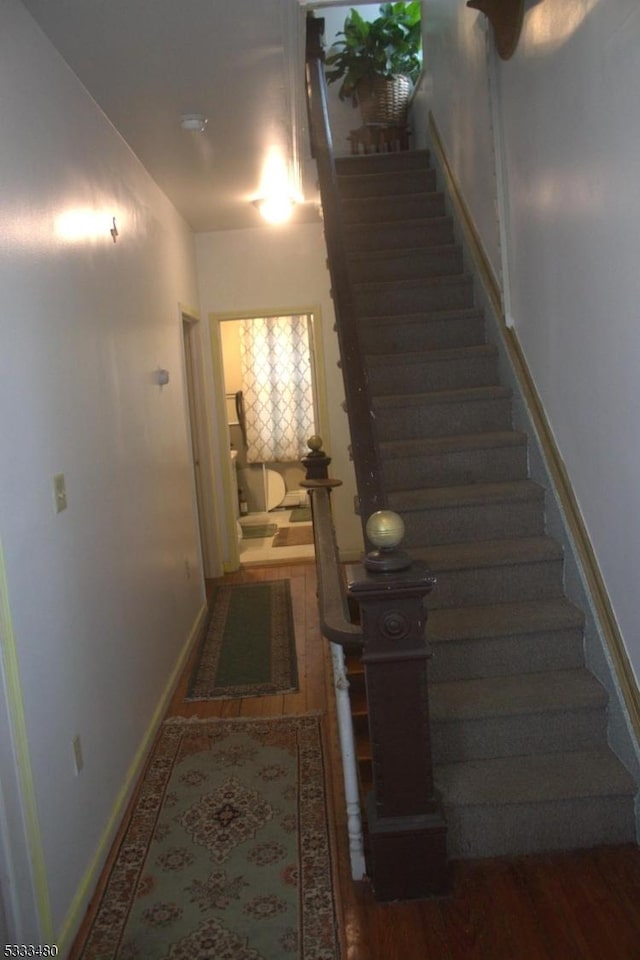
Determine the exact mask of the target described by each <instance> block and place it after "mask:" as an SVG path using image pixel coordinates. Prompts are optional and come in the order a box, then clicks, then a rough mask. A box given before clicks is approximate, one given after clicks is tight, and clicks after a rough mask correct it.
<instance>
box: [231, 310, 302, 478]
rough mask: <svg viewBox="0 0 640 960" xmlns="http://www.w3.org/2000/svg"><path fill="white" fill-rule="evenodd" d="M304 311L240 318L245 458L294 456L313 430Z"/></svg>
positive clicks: (253, 460)
mask: <svg viewBox="0 0 640 960" xmlns="http://www.w3.org/2000/svg"><path fill="white" fill-rule="evenodd" d="M308 320H309V318H308V316H307V315H306V314H301V315H297V316H288V317H253V318H251V319H248V320H243V321H242V322H241V323H240V363H241V372H242V392H243V395H244V409H245V423H246V441H247V462H248V463H269V462H272V461H285V460H300V458H301V457H303V456H305V455H306V453H307V452H308V449H307V440H308V438H309V437H310V436H312V434H314V433H315V432H316V430H315V417H314V407H313V387H312V379H311V362H310V356H309V332H308Z"/></svg>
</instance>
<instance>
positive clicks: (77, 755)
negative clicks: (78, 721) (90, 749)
mask: <svg viewBox="0 0 640 960" xmlns="http://www.w3.org/2000/svg"><path fill="white" fill-rule="evenodd" d="M71 748H72V750H73V764H74V767H75V770H76V777H77V776H78V774H79V773H80V771H81V770H82V768H83V767H84V759H83V757H82V741H81V740H80V735H79V734H78V735H77V736H75V737H74V738H73V740H72V741H71Z"/></svg>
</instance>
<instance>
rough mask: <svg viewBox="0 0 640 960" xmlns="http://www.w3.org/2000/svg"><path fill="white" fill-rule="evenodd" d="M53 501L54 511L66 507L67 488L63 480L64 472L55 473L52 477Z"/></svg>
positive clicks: (59, 511)
mask: <svg viewBox="0 0 640 960" xmlns="http://www.w3.org/2000/svg"><path fill="white" fill-rule="evenodd" d="M53 503H54V507H55V511H56V513H62V511H63V510H66V509H67V488H66V485H65V482H64V473H56V475H55V476H54V478H53Z"/></svg>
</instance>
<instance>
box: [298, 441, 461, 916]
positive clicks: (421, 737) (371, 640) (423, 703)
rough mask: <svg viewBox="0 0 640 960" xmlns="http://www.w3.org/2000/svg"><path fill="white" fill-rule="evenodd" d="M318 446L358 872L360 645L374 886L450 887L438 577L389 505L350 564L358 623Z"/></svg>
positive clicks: (329, 605) (408, 890)
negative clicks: (350, 673) (438, 759)
mask: <svg viewBox="0 0 640 960" xmlns="http://www.w3.org/2000/svg"><path fill="white" fill-rule="evenodd" d="M309 447H310V450H311V452H310V453H309V455H308V456H307V457H306V458H304V459H303V461H302V463H303V464H304V466H305V468H306V479H305V480H302V481H301V486H303V487H305V488H306V489H307V492H308V494H309V497H310V500H311V511H312V519H313V532H314V541H315V545H316V570H317V575H318V605H319V615H320V623H321V628H322V633H323V635H324V636H325V637H327V638H328V639H329V640H331V641H332V643H331V647H332V658H333V668H334V680H335V689H336V702H337V708H338V727H339V731H340V740H341V747H342V759H343V771H344V779H345V796H346V800H347V819H348V824H349V839H350V851H351V863H352V875H353V876H354V878H356V877H357V876H358V875H359V873H358V871H361V870H363V869H364V867H363V863H364V861H363V854H362V850H363V844H362V832H361V819H360V811H359V802H358V783H357V772H356V759H355V758H356V751H355V744H354V737H353V724H352V720H351V715H350V712H349V698H348V689H349V684H348V680H347V674H346V669H345V661H344V650H343V648H344V647H348V646H357V649H358V650H359V651H360V652H361V654H362V657H361V659H362V663H363V665H364V671H365V681H366V696H367V705H368V714H369V730H370V741H371V752H372V775H373V782H372V784H371V790H370V792H369V793H368V796H367V810H368V818H367V819H368V824H369V849H370V852H371V860H370V864H369V872H370V875H371V879H372V883H373V889H374V892H375V894H376V897H377V898H378V899H381V900H403V899H412V898H415V897H424V896H429V895H432V894H440V893H443V892H444V891H445V890H446V889H447V884H448V871H447V849H446V829H447V828H446V822H445V819H444V815H443V812H442V805H441V800H440V797H439V795H438V792H437V790H436V787H435V782H434V777H433V763H432V756H431V733H430V718H429V695H428V663H429V660H430V657H431V651H430V649H429V647H428V645H427V641H426V637H425V626H426V619H427V615H426V610H425V606H424V598H425V597H426V595H427V594H428V593H429V592H430V591H431V589H432V587H433V584H434V582H435V580H434V577H433V576H432V575H431V573H430V572H429V569H428V568H427V567H426V566H425V565H424V564H422V563H416V562H413V561H412V560H411V557H410V556H409V555H408V554H407V553H405V552H404V551H403V550H400V549H399V544H400V542H401V540H402V537H403V535H404V523H403V521H402V518H401V517H400V516H398V514H396V513H392V512H391V511H388V510H379V511H377V512H376V513H374V514H373V515H372V516H371V517H369V518H368V520H367V524H366V526H367V531H366V532H367V538H368V540H369V542H370V543H372V544H373V545H374V546H376V547H377V548H378V549H374V550H371V551H369V553H367V554H366V555H365V556H364V557H363V560H362V563H361V564H354V565H350V566H349V567H348V568H347V570H348V596H350V597H351V598H352V599H353V600H354V601H356V602H357V604H358V606H359V609H360V622H361V624H362V626H361V627H359V626H355V625H354V624H353V623H352V622H351V620H350V618H349V615H348V609H349V607H348V598H347V593H346V590H345V583H344V580H343V578H342V575H341V566H340V563H339V558H338V552H337V545H336V539H335V528H334V525H333V520H332V516H331V500H330V497H331V490H332V489H333V488H334V487H336V486H339V485H340V481H339V480H331V479H330V478H329V471H328V466H329V464H330V462H331V460H330V458H329V457H328V456H327V455H326V454H325V453H324V451H323V450H322V449H321V448H322V441H321V439H320V437H312V438H311V439H310V440H309Z"/></svg>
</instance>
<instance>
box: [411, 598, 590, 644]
mask: <svg viewBox="0 0 640 960" xmlns="http://www.w3.org/2000/svg"><path fill="white" fill-rule="evenodd" d="M583 625H584V614H583V612H582V610H579V609H578V607H575V606H574V605H573V604H572V603H570V602H569V601H568V600H567V599H565V598H564V597H553V598H551V599H548V600H536V601H535V602H533V601H532V602H528V603H495V604H491V605H489V606H483V607H448V608H446V607H445V608H443V609H440V610H433V611H431V612H430V614H429V620H428V625H427V637H428V638H429V641H430V642H431V643H433V644H440V643H447V642H448V641H451V640H459V639H469V640H473V639H480V638H485V637H498V636H512V635H513V634H515V633H518V634H522V633H538V632H541V631H545V630H562V629H567V628H574V627H577V628H581V627H582V626H583Z"/></svg>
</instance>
